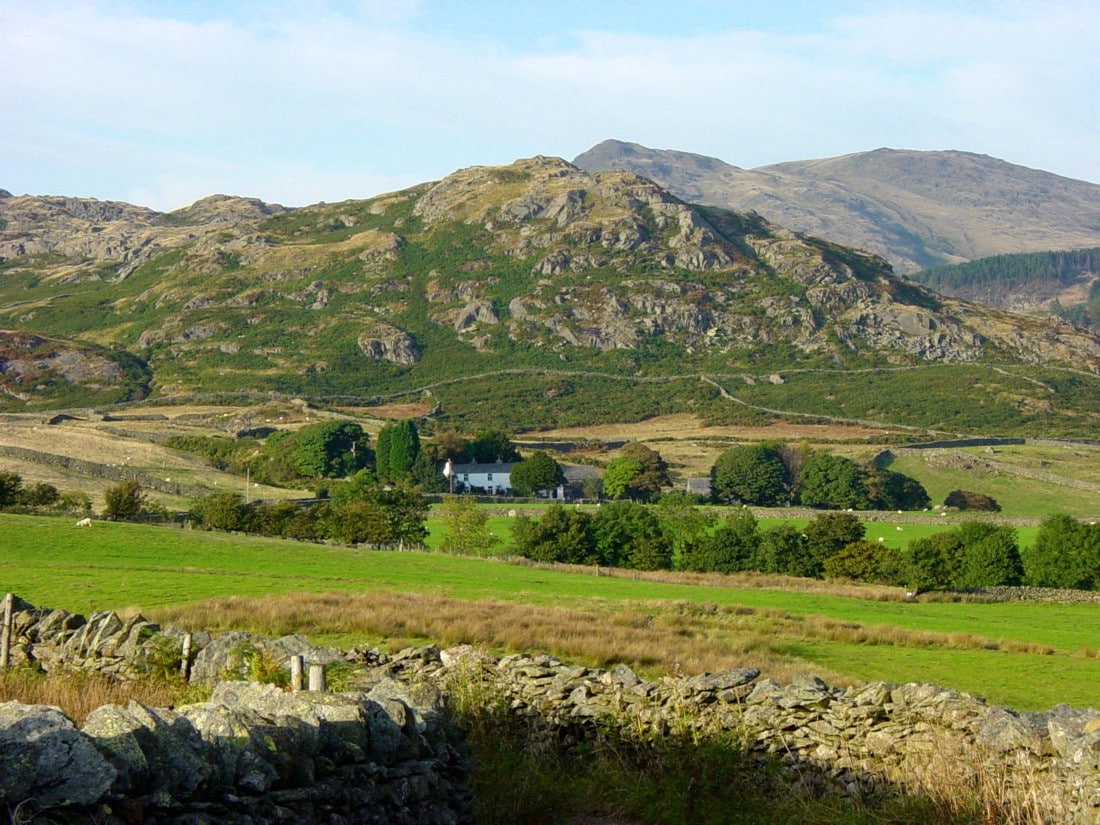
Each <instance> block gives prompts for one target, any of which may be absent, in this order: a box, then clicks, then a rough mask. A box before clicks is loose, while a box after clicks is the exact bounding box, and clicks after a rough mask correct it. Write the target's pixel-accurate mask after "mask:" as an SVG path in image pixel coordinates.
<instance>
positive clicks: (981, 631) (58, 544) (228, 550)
mask: <svg viewBox="0 0 1100 825" xmlns="http://www.w3.org/2000/svg"><path fill="white" fill-rule="evenodd" d="M0 536H3V537H4V538H3V539H2V540H0V591H11V592H14V593H17V594H18V595H19V596H21V597H22V598H24V599H26V600H28V601H29V602H31V603H32V604H35V605H37V606H43V607H63V608H65V609H68V610H72V611H78V612H82V613H88V612H90V611H93V610H105V609H120V608H137V609H140V610H151V609H153V608H156V607H160V606H167V605H176V604H185V603H188V602H194V601H199V600H203V599H208V598H213V597H219V596H233V595H236V596H244V597H263V596H267V595H276V594H282V593H289V592H313V593H317V592H327V591H336V592H348V593H361V592H367V591H371V590H389V591H398V592H418V593H426V594H435V595H442V596H447V597H450V598H456V599H469V600H476V599H500V600H507V601H514V602H520V603H529V604H534V605H555V606H559V607H575V608H580V607H584V608H589V609H592V608H595V609H605V610H614V609H615V608H616V607H622V606H627V605H629V606H635V607H636V606H639V605H647V604H648V605H652V609H654V610H660V609H664V608H667V607H668V606H670V604H672V603H678V602H681V603H682V602H687V603H695V604H703V603H709V604H714V605H718V606H734V605H741V606H745V607H751V608H758V609H770V610H777V611H782V612H783V613H784V614H789V615H791V616H796V617H797V616H806V617H812V616H824V617H829V618H832V619H836V620H841V621H844V622H847V623H849V624H856V625H859V626H863V627H886V628H900V629H903V630H909V631H924V632H927V633H933V634H940V635H942V636H943V639H944V643H945V644H944V646H943V647H939V646H936V645H935V644H930V645H929V646H928V647H900V646H894V645H874V646H868V645H854V644H849V643H843V642H835V641H823V640H817V639H814V640H812V641H806V640H802V639H792V640H791V641H790V642H789V651H788V652H789V653H790V655H791V656H792V657H794V658H795V659H797V660H803V661H805V662H806V663H807V669H812V665H814V664H818V665H822V666H828V667H830V668H832V669H834V670H836V671H839V672H842V673H847V674H850V675H852V676H854V677H856V678H860V679H867V680H871V679H884V680H887V681H902V682H903V681H934V682H937V683H939V684H943V685H946V686H949V687H955V688H958V689H961V690H966V691H968V692H971V693H974V694H976V695H980V696H983V697H986V698H987V699H988V700H989V701H993V702H998V703H1007V704H1011V705H1012V706H1014V707H1017V708H1021V709H1028V708H1041V707H1047V706H1050V705H1052V704H1055V703H1057V702H1068V703H1070V704H1074V705H1092V706H1096V705H1098V704H1100V687H1097V686H1098V685H1100V658H1095V657H1092V658H1088V657H1085V656H1082V655H1080V652H1081V651H1082V650H1083V649H1085V648H1089V647H1091V648H1093V649H1095V648H1096V647H1097V646H1098V645H1100V609H1098V608H1097V607H1096V606H1095V605H1053V604H973V603H959V604H951V603H932V602H929V603H924V602H915V603H910V602H902V601H898V602H879V601H871V600H864V599H852V598H844V597H839V596H829V595H821V594H807V593H796V592H789V591H782V590H762V589H761V590H754V589H735V588H724V587H716V586H695V585H682V584H664V583H658V582H647V581H635V580H633V579H629V578H611V577H606V576H601V577H596V576H588V575H579V574H576V573H569V572H566V571H556V570H552V569H539V568H533V567H527V566H520V565H513V564H507V563H503V562H500V561H496V560H482V559H472V558H465V557H455V556H447V555H443V554H438V553H431V552H424V553H421V552H406V553H400V552H387V551H368V550H361V549H354V548H347V547H335V546H326V545H313V544H306V543H300V542H293V541H282V540H273V539H263V538H258V537H253V536H240V535H231V534H226V533H213V532H202V531H190V530H182V529H178V528H165V527H153V526H148V525H134V524H116V523H109V522H97V523H96V524H95V525H94V526H93V527H92V528H91V529H86V528H76V527H75V526H74V525H73V523H72V521H71V520H70V519H55V518H45V517H31V516H17V515H10V514H0ZM951 634H970V635H973V636H980V637H983V638H988V639H990V640H993V641H997V642H1001V643H1004V642H1013V641H1015V642H1026V643H1034V644H1038V645H1043V646H1047V647H1049V648H1051V649H1052V650H1053V651H1054V652H1053V654H1051V655H1034V654H1023V653H1009V652H1005V651H1001V650H972V649H965V650H955V649H950V648H949V644H950V638H949V637H950V636H951ZM736 664H738V663H737V662H731V666H734V665H736ZM742 664H743V663H742Z"/></svg>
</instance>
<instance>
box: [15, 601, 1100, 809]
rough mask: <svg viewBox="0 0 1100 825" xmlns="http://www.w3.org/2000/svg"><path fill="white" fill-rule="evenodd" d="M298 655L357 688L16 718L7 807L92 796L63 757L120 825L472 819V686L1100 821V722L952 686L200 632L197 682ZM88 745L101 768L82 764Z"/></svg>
mask: <svg viewBox="0 0 1100 825" xmlns="http://www.w3.org/2000/svg"><path fill="white" fill-rule="evenodd" d="M19 607H20V608H21V609H20V610H18V612H17V613H16V615H15V619H16V620H15V623H14V638H15V646H14V648H13V660H14V661H30V662H36V663H38V664H39V665H40V666H42V667H43V668H45V669H47V670H57V669H62V668H69V667H77V668H83V669H93V670H98V671H101V672H104V673H108V674H112V675H114V676H117V677H119V678H127V677H128V676H132V675H135V674H137V673H140V672H145V671H148V670H149V669H155V668H165V667H177V666H178V664H179V663H178V657H177V660H176V661H173V660H172V659H171V654H172V652H173V651H178V650H179V642H180V639H181V636H182V634H181V633H180V631H178V630H175V629H172V628H160V627H158V626H157V625H155V624H151V623H149V622H147V621H145V620H143V619H141V618H140V617H136V618H132V619H128V620H123V619H121V618H120V617H118V616H117V615H115V614H114V613H97V614H93V615H92V616H90V617H89V618H88V619H87V620H85V619H84V618H83V617H80V616H74V615H72V614H68V613H65V612H64V611H47V610H34V609H33V608H30V606H29V605H26V604H25V603H21V604H20V605H19ZM294 655H303V656H304V657H305V658H306V660H307V662H311V663H329V664H340V665H342V667H341V670H342V671H343V672H344V673H345V678H344V680H343V681H344V682H345V684H346V685H347V688H346V690H345V692H343V693H340V694H321V693H308V692H307V693H285V692H283V691H282V690H280V689H278V688H275V687H272V686H270V685H259V684H253V683H249V682H239V681H234V682H226V681H220V682H218V685H217V687H216V689H215V691H214V695H213V697H212V699H211V701H210V702H208V703H204V704H201V705H193V706H188V707H182V708H178V709H176V710H172V711H169V710H156V709H150V708H145V707H143V706H140V705H136V704H134V703H131V705H130V706H129V707H126V708H118V707H107V708H101V709H100V710H97V711H96V712H95V713H93V714H92V715H91V716H90V717H89V719H88V721H87V723H86V724H85V726H84V728H83V730H81V731H76V730H75V728H73V726H72V724H71V722H67V720H65V719H64V717H61V716H60V714H58V713H57V712H56V711H47V710H43V709H34V710H33V711H28V710H25V709H23V706H16V707H13V705H14V703H8V705H2V706H0V797H3V799H0V802H4V803H5V804H7V805H9V807H10V806H12V805H15V804H18V803H19V802H20V801H21V800H22V799H25V798H32V797H36V798H42V799H45V800H46V802H47V803H48V804H60V803H61V802H63V801H64V800H69V801H75V800H76V799H77V797H76V796H73V795H71V794H70V793H69V792H68V791H61V790H58V788H60V787H64V786H63V785H57V784H56V783H55V782H54V780H50V779H47V778H46V777H47V774H48V771H47V769H48V768H51V767H52V768H56V765H53V764H52V763H51V759H54V757H51V756H49V755H48V754H49V753H53V754H56V753H72V754H74V756H72V758H71V760H70V762H71V763H72V764H73V765H76V764H79V765H80V766H81V767H86V768H87V769H88V770H89V771H90V772H91V773H92V774H93V775H94V777H97V778H96V779H95V782H98V784H95V783H93V785H92V786H91V787H94V788H98V790H99V791H101V792H103V794H104V796H103V797H102V798H101V800H106V801H107V802H108V804H110V805H111V808H112V810H113V811H126V810H129V811H131V813H130V814H129V816H128V817H126V816H122V815H121V814H115V815H116V816H119V817H120V820H119V821H121V822H173V823H179V825H183V823H184V822H197V821H199V820H197V819H194V818H192V819H187V818H186V817H188V816H192V815H193V814H195V813H196V812H200V813H201V814H202V821H205V822H207V823H215V822H241V823H244V822H251V823H254V825H261V823H268V822H303V823H310V822H321V821H325V822H331V823H339V822H372V821H379V822H383V821H384V822H394V823H405V822H409V823H412V822H422V823H436V822H438V823H458V822H466V821H469V817H470V800H469V794H468V792H467V791H466V784H465V779H466V771H467V768H468V765H467V763H466V761H465V757H464V752H463V749H462V746H461V742H460V738H459V737H458V736H457V735H456V734H455V732H454V730H453V728H452V727H451V726H450V722H449V721H448V718H447V714H446V712H445V700H446V698H447V696H448V694H449V692H451V691H454V690H457V689H459V688H464V695H465V696H466V697H470V696H478V697H480V699H479V701H482V702H484V703H485V707H486V710H487V711H491V712H493V713H503V714H506V715H507V716H508V717H510V718H511V719H513V720H515V721H516V722H519V723H521V724H522V725H523V726H524V728H525V729H527V730H529V731H531V734H532V735H533V736H547V737H551V738H552V739H553V741H554V742H556V743H569V742H579V741H583V740H584V739H586V738H589V737H595V736H602V735H606V734H607V732H608V731H610V730H616V731H618V732H619V733H620V734H621V735H623V736H629V737H633V738H636V739H641V740H650V739H653V738H656V737H670V736H683V737H687V738H688V739H689V740H691V739H696V738H698V737H705V736H709V735H712V734H718V733H721V734H723V735H725V736H726V737H727V739H728V738H730V737H731V735H732V738H733V739H734V740H736V741H737V743H738V747H740V748H742V749H744V750H745V751H747V752H748V753H750V754H754V755H757V756H759V758H760V759H761V761H762V762H765V761H770V762H772V763H773V764H774V763H775V762H776V761H778V763H779V764H781V765H782V770H781V772H780V780H781V781H782V782H784V783H785V784H786V785H787V786H788V787H789V789H790V790H791V792H805V793H813V794H818V795H821V794H836V795H841V796H846V797H850V798H852V799H856V800H859V799H866V798H870V797H874V796H876V795H881V794H887V793H895V792H898V791H903V792H913V793H926V792H929V791H930V790H933V789H934V788H935V786H936V783H937V782H940V783H955V784H963V785H969V786H973V787H975V788H978V789H979V792H993V793H995V794H996V795H997V796H998V798H999V800H1000V801H1002V802H1007V803H1011V804H1016V806H1017V807H1018V809H1019V810H1021V811H1025V812H1027V813H1028V815H1029V817H1030V818H1029V820H1028V821H1045V822H1051V823H1075V825H1097V824H1098V823H1100V711H1098V710H1095V709H1087V710H1086V709H1075V708H1070V707H1066V706H1057V707H1055V708H1052V709H1050V710H1048V711H1044V712H1038V713H1017V712H1015V711H1012V710H1010V709H1007V708H999V707H989V706H987V705H985V704H984V703H983V702H981V701H979V700H977V699H975V698H974V697H972V696H969V695H967V694H964V693H959V692H956V691H951V690H945V689H942V688H938V687H935V686H932V685H923V684H908V685H892V684H886V683H872V684H866V685H862V686H859V687H854V688H846V689H841V688H833V687H830V686H828V685H827V684H825V683H824V682H822V681H821V680H820V679H817V678H816V677H813V676H810V675H805V676H799V677H797V678H795V679H794V680H793V681H792V682H791V683H790V684H779V683H776V682H774V681H772V680H769V679H761V678H760V675H759V672H758V671H757V670H755V669H754V668H741V669H736V670H731V671H727V672H724V673H717V674H703V675H697V676H688V677H680V678H661V679H657V680H652V681H647V680H643V679H640V678H638V677H637V676H636V675H635V674H634V673H633V672H632V671H631V670H630V669H629V668H627V667H625V666H621V665H620V666H618V667H616V668H614V669H611V670H601V669H595V668H587V667H582V666H577V665H571V664H568V663H565V662H561V661H559V660H557V659H555V658H553V657H551V656H546V655H512V656H505V657H500V658H497V657H490V656H487V655H485V654H483V653H481V652H479V651H476V650H474V649H471V648H465V647H464V648H454V649H451V650H442V651H441V650H439V649H437V648H434V647H424V648H410V649H407V650H405V651H402V652H401V653H399V654H396V655H393V656H388V655H386V654H382V653H379V652H377V651H374V650H361V649H355V650H352V651H350V652H343V651H338V650H331V649H322V648H314V647H311V646H310V645H309V644H308V642H307V641H306V640H305V639H303V638H301V637H298V636H288V637H284V638H282V639H266V638H263V637H259V636H253V635H250V634H247V633H228V634H222V635H220V636H211V635H208V634H195V635H194V637H193V648H192V661H191V662H190V674H191V678H192V679H193V680H195V681H203V682H210V683H214V682H217V681H218V680H224V679H225V677H226V676H227V675H231V676H240V675H242V674H243V673H244V672H245V671H246V670H247V669H248V667H249V662H250V661H255V660H256V657H257V656H258V657H260V659H262V660H263V661H265V662H267V663H269V664H270V663H281V662H285V661H287V660H288V659H289V658H290V657H291V656H294ZM471 686H474V687H476V688H477V689H476V690H470V689H469V688H470V687H471ZM25 717H26V718H29V719H31V720H36V721H33V722H27V721H25V720H24V718H25ZM40 729H42V730H49V731H54V730H56V731H57V733H56V736H58V737H61V739H62V740H65V741H70V742H73V743H76V742H78V741H79V742H81V743H84V744H82V745H79V746H77V745H75V744H74V745H72V746H66V748H67V750H66V749H65V748H62V749H47V750H46V751H43V753H42V754H38V755H35V753H36V752H35V751H34V749H35V748H37V747H38V745H36V744H34V743H38V742H42V741H45V740H44V738H43V735H41V734H39V733H35V731H38V730H40ZM50 735H51V736H53V735H55V734H53V733H51V734H50ZM59 741H60V740H59ZM85 745H86V747H85ZM77 747H81V748H83V751H82V752H83V753H87V754H88V758H87V759H85V758H84V757H79V756H76V755H75V754H77V750H76V748H77ZM54 761H56V760H55V759H54ZM55 772H56V771H55ZM62 773H64V771H62ZM983 788H984V789H985V790H984V791H982V790H980V789H983ZM42 794H45V796H41V795H42ZM66 794H69V795H66ZM94 796H95V793H93V792H91V791H88V792H86V793H84V794H83V795H81V796H80V797H79V800H80V801H81V804H88V803H87V800H89V799H92V798H93V797H94ZM92 804H99V803H92ZM127 806H129V807H127ZM245 817H248V819H245ZM371 817H375V818H374V819H372V818H371Z"/></svg>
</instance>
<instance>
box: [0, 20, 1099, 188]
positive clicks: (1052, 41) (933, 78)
mask: <svg viewBox="0 0 1100 825" xmlns="http://www.w3.org/2000/svg"><path fill="white" fill-rule="evenodd" d="M0 77H3V78H4V81H3V82H2V83H0V113H2V114H0V117H2V120H0V123H2V124H3V125H2V128H0V187H2V188H6V189H8V190H10V191H12V192H14V193H16V194H22V193H33V194H68V195H79V196H85V197H96V198H100V199H103V200H126V201H130V202H132V203H139V204H143V205H147V206H152V207H154V208H157V209H174V208H178V207H181V206H184V205H186V204H189V203H191V202H192V201H194V200H196V199H198V198H200V197H203V196H205V195H208V194H212V193H215V192H221V193H227V194H237V195H249V196H255V197H259V198H263V199H264V200H268V201H274V202H278V203H283V204H286V205H302V204H306V203H314V202H317V201H321V200H325V201H338V200H343V199H346V198H363V197H369V196H371V195H375V194H378V193H381V192H385V191H390V190H393V189H397V188H401V187H403V186H408V185H411V184H414V183H419V182H422V181H426V180H432V179H436V178H439V177H442V176H443V175H446V174H447V173H449V172H451V171H453V170H455V169H458V168H461V167H464V166H470V165H474V164H498V163H509V162H511V161H512V160H514V159H516V158H518V157H526V156H530V155H535V154H543V155H559V156H561V157H565V158H567V159H568V158H572V157H574V156H575V155H577V154H578V153H580V152H582V151H584V150H585V149H588V148H589V147H591V146H592V145H593V144H595V143H597V142H599V141H600V140H603V139H605V138H618V139H622V140H630V141H635V142H638V143H642V144H644V145H646V146H651V147H654V148H662V149H681V150H684V151H690V152H697V153H700V154H705V155H713V156H715V157H719V158H721V159H723V160H725V161H727V162H728V163H732V164H735V165H737V166H742V167H746V168H751V167H755V166H760V165H764V164H768V163H778V162H781V161H786V160H801V159H806V158H817V157H830V156H833V155H840V154H847V153H850V152H859V151H865V150H870V149H875V148H878V147H880V146H889V147H892V148H899V149H962V150H966V151H971V152H979V153H983V154H988V155H993V156H995V157H999V158H1002V159H1004V160H1007V161H1010V162H1012V163H1018V164H1021V165H1024V166H1030V167H1033V168H1039V169H1046V170H1048V171H1051V172H1055V173H1057V174H1061V175H1066V176H1068V177H1074V178H1081V179H1084V180H1090V181H1094V182H1100V105H1097V99H1098V98H1100V94H1098V91H1100V90H1098V88H1097V87H1098V86H1100V4H1097V3H1095V2H1092V0H1088V2H1080V1H1077V2H1072V1H1071V2H1060V1H1059V0H1054V1H1053V2H1043V3H1037V2H1012V1H1011V0H1003V1H1002V2H933V1H932V0H929V1H928V2H920V0H917V1H916V2H907V3H900V2H890V0H878V1H877V2H857V1H856V0H851V1H846V0H840V2H829V3H826V2H817V3H810V2H771V3H763V2H759V0H755V2H751V3H750V2H736V1H731V2H717V0H678V2H665V0H651V1H650V2H646V0H632V2H623V1H622V0H604V1H603V2H600V0H588V1H587V2H579V0H556V2H548V1H544V2H523V0H511V2H486V1H483V2H477V1H476V0H465V2H459V1H458V0H420V1H419V2H414V1H413V0H408V1H407V2H406V1H404V0H331V1H330V2H306V0H272V2H258V0H237V1H236V2H234V1H233V0H219V2H191V3H185V2H168V0H144V1H143V0H115V2H94V0H93V1H91V2H89V1H87V0H85V2H53V0H38V2H29V0H0Z"/></svg>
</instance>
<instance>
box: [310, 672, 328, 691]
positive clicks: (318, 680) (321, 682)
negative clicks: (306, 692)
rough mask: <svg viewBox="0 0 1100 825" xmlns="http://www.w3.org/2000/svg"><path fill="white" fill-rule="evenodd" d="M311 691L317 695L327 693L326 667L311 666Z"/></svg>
mask: <svg viewBox="0 0 1100 825" xmlns="http://www.w3.org/2000/svg"><path fill="white" fill-rule="evenodd" d="M309 689H310V690H311V691H314V692H316V693H324V692H325V666H324V665H310V666H309Z"/></svg>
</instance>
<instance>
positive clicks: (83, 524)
mask: <svg viewBox="0 0 1100 825" xmlns="http://www.w3.org/2000/svg"><path fill="white" fill-rule="evenodd" d="M76 526H77V527H91V526H92V520H91V519H90V518H82V519H81V520H80V521H78V522H77V523H76Z"/></svg>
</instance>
